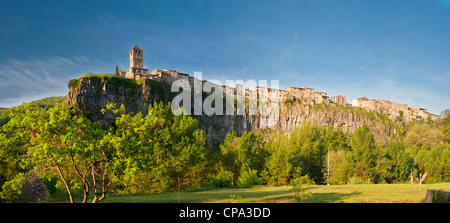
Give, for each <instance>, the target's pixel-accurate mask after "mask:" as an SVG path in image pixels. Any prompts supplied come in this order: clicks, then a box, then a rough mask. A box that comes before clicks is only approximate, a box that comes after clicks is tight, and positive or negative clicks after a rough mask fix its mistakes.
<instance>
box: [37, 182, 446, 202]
mask: <svg viewBox="0 0 450 223" xmlns="http://www.w3.org/2000/svg"><path fill="white" fill-rule="evenodd" d="M291 189H292V187H291V186H281V187H254V188H225V189H214V190H204V191H184V192H181V193H179V194H178V193H176V192H167V193H160V194H110V195H109V197H108V198H106V199H105V200H104V201H103V202H104V203H177V202H178V199H180V202H183V203H217V202H219V203H228V202H244V203H292V202H304V203H420V202H422V201H423V199H424V198H425V194H426V192H427V189H439V190H444V191H450V183H440V184H423V185H422V190H420V189H419V185H418V184H413V185H411V184H361V185H330V186H326V185H313V186H310V187H309V188H308V189H307V190H306V192H305V193H304V194H309V196H305V197H306V198H303V199H301V200H298V199H297V198H296V193H295V192H294V191H292V190H291ZM79 200H80V199H78V201H79ZM64 201H67V200H64ZM76 201H77V200H76ZM43 202H61V200H59V199H58V200H55V199H48V200H45V201H43Z"/></svg>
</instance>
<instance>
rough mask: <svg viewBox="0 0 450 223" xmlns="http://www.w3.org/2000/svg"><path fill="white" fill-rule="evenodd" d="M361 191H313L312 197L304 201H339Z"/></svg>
mask: <svg viewBox="0 0 450 223" xmlns="http://www.w3.org/2000/svg"><path fill="white" fill-rule="evenodd" d="M360 194H361V192H356V191H355V192H352V193H336V192H330V193H314V194H313V195H312V198H310V199H308V200H306V201H305V202H306V203H341V202H343V201H344V200H348V198H349V197H352V196H357V195H360Z"/></svg>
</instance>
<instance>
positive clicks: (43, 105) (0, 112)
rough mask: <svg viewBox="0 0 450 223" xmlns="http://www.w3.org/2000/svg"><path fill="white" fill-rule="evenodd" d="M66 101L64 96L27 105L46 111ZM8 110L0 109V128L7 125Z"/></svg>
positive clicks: (48, 98)
mask: <svg viewBox="0 0 450 223" xmlns="http://www.w3.org/2000/svg"><path fill="white" fill-rule="evenodd" d="M65 99H66V96H59V97H47V98H42V99H39V100H36V101H32V102H30V103H29V104H34V105H37V106H38V108H40V109H42V110H44V111H47V110H48V109H49V108H51V107H53V106H55V104H56V103H60V104H61V103H63V102H64V100H65ZM21 106H22V105H19V106H18V107H21ZM9 109H10V108H0V126H3V125H4V124H6V123H8V121H9V119H10V118H9Z"/></svg>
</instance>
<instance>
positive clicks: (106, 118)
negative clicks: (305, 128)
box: [66, 75, 398, 145]
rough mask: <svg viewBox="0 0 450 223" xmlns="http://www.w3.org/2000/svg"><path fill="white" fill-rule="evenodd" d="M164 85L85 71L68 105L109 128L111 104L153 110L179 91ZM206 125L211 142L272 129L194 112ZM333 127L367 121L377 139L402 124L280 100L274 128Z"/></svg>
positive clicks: (253, 118)
mask: <svg viewBox="0 0 450 223" xmlns="http://www.w3.org/2000/svg"><path fill="white" fill-rule="evenodd" d="M168 89H169V88H168V87H167V85H165V84H164V83H159V82H156V81H153V80H149V79H142V80H140V82H136V81H135V80H132V79H126V78H122V77H118V76H112V75H84V76H82V77H80V78H78V79H73V80H71V81H70V82H69V92H68V94H67V99H66V104H68V105H74V106H76V107H78V108H80V109H81V111H82V112H83V113H84V115H86V117H88V118H89V119H91V120H92V121H100V123H101V125H102V126H103V127H107V126H110V125H112V124H113V123H114V121H115V118H116V116H115V115H114V114H113V113H112V112H105V113H102V112H101V110H102V109H103V108H105V107H106V105H107V104H111V103H114V104H117V105H118V106H120V105H121V104H123V105H124V106H125V110H126V112H127V113H128V112H133V113H138V112H142V114H143V115H146V114H147V110H148V106H149V104H152V103H153V102H154V101H163V102H164V103H168V102H169V101H170V100H171V99H172V98H173V97H174V95H173V94H172V93H170V91H169V90H168ZM193 117H194V118H196V119H197V120H198V121H199V125H200V128H201V129H203V130H204V131H205V133H206V134H207V135H208V138H207V143H208V145H218V144H220V143H222V142H223V140H224V139H225V136H226V135H227V134H228V133H229V132H232V131H234V132H236V133H237V134H238V135H241V134H242V133H244V132H246V131H251V130H259V129H264V128H267V127H265V126H262V118H263V117H262V116H260V115H248V114H245V115H212V116H207V115H194V116H193ZM305 123H310V124H315V125H320V126H333V127H335V128H341V129H342V130H343V131H349V132H352V131H353V130H355V129H356V128H360V127H361V126H363V125H364V124H365V125H367V126H369V127H370V128H371V130H372V132H373V133H374V135H375V138H376V139H377V141H386V140H388V139H389V138H392V137H396V136H397V135H398V127H397V125H396V124H395V123H394V122H392V121H390V120H389V119H388V118H384V116H382V115H381V116H380V115H378V114H375V113H373V112H367V111H365V110H363V109H361V108H353V107H346V106H342V105H324V104H318V105H305V104H300V103H290V104H289V105H286V104H284V103H281V104H280V116H279V120H278V123H277V124H276V125H274V126H271V127H270V128H271V129H273V130H275V131H282V132H285V133H290V132H292V131H293V130H294V129H295V128H297V127H299V126H301V125H303V124H305Z"/></svg>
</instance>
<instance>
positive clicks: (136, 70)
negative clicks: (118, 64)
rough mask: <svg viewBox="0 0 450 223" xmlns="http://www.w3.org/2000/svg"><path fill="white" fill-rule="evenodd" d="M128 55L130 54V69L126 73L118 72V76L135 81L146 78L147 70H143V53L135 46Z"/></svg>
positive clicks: (147, 75)
mask: <svg viewBox="0 0 450 223" xmlns="http://www.w3.org/2000/svg"><path fill="white" fill-rule="evenodd" d="M128 53H129V54H130V67H129V68H128V70H127V71H119V75H120V76H122V77H126V78H131V79H136V80H139V79H141V78H148V77H149V74H148V69H146V68H144V51H143V50H142V49H141V48H139V47H138V46H137V45H136V46H134V47H133V49H131V50H130V51H128Z"/></svg>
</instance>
